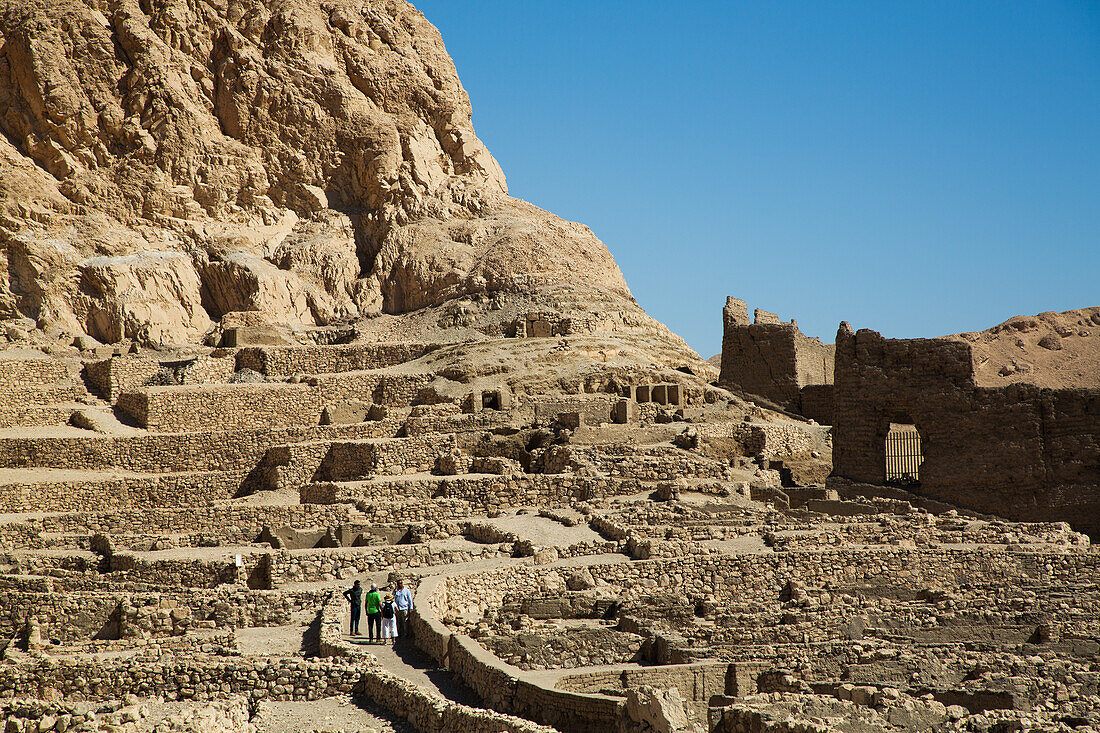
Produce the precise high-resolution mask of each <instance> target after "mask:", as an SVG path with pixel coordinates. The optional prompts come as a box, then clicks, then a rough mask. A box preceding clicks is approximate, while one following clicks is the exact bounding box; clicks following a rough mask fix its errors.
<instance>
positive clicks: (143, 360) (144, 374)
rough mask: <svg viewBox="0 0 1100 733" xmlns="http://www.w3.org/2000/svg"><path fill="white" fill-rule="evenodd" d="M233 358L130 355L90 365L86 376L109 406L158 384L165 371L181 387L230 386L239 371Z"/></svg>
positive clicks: (218, 355)
mask: <svg viewBox="0 0 1100 733" xmlns="http://www.w3.org/2000/svg"><path fill="white" fill-rule="evenodd" d="M235 369H236V366H235V362H234V359H233V356H232V354H230V353H226V352H222V351H218V352H215V354H209V355H208V354H201V355H199V356H196V357H194V358H191V359H184V360H180V361H172V362H161V361H160V360H158V359H152V358H150V357H147V356H140V355H137V354H126V355H122V356H113V357H111V358H110V359H103V360H101V361H96V362H92V363H90V364H88V365H87V366H86V367H85V373H86V374H87V375H88V380H89V381H90V382H91V383H92V384H93V385H94V386H95V389H96V391H97V392H98V393H99V394H100V396H102V397H103V398H104V399H105V400H107V401H108V402H114V401H115V400H117V399H118V397H119V395H121V394H122V393H123V392H132V391H134V390H137V389H141V388H142V387H145V386H148V385H150V384H151V383H153V382H154V380H155V378H156V377H157V375H158V374H160V373H161V372H162V371H163V372H165V373H166V376H169V377H170V378H171V379H173V380H175V381H176V382H178V383H179V384H217V383H221V382H226V381H228V380H229V378H230V377H231V376H233V372H234V371H235Z"/></svg>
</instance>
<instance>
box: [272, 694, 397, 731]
mask: <svg viewBox="0 0 1100 733" xmlns="http://www.w3.org/2000/svg"><path fill="white" fill-rule="evenodd" d="M252 723H253V725H255V726H256V731H257V733H297V731H302V732H303V733H304V732H305V731H317V732H318V733H320V732H322V731H324V732H325V733H335V732H336V731H347V733H353V732H354V733H359V732H362V733H366V732H367V731H373V732H376V733H413V731H414V729H413V727H412V726H411V725H409V724H408V723H406V722H404V721H400V720H397V719H396V718H394V717H393V716H392V715H390V714H389V713H386V712H385V711H383V710H381V709H379V708H377V707H376V706H374V705H371V704H369V703H367V702H365V701H360V700H356V699H353V698H349V697H331V698H324V699H321V700H312V701H309V702H264V703H261V704H260V707H259V710H258V711H257V713H256V715H255V716H254V717H253V719H252Z"/></svg>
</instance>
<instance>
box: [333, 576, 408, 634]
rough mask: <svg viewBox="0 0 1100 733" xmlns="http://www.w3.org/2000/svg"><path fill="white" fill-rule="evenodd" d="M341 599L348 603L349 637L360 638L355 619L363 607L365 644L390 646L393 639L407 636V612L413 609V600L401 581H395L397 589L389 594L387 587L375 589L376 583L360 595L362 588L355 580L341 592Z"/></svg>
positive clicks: (376, 587) (357, 622) (360, 614)
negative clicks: (365, 633) (365, 622)
mask: <svg viewBox="0 0 1100 733" xmlns="http://www.w3.org/2000/svg"><path fill="white" fill-rule="evenodd" d="M344 598H347V599H348V603H350V604H351V635H352V636H362V634H360V633H359V620H360V619H361V618H362V614H363V609H364V608H365V609H366V611H367V636H368V638H369V640H370V642H369V643H371V644H385V643H386V642H387V641H389V643H391V644H393V643H395V642H396V640H397V639H407V638H408V637H409V635H410V629H409V613H410V612H411V611H412V610H413V599H412V593H411V592H410V591H409V589H408V588H406V587H405V583H404V581H401V580H399V581H397V587H396V588H394V589H393V591H392V592H391V591H390V588H389V586H386V587H385V588H381V589H379V587H378V585H377V584H376V583H371V584H370V590H368V591H367V593H366V596H364V595H363V585H362V584H361V583H360V582H359V581H358V580H357V581H355V584H354V585H352V586H351V587H350V588H348V589H347V590H346V591H344Z"/></svg>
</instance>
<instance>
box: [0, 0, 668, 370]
mask: <svg viewBox="0 0 1100 733" xmlns="http://www.w3.org/2000/svg"><path fill="white" fill-rule="evenodd" d="M470 114H471V111H470V102H469V98H468V96H467V94H466V92H465V90H464V89H463V88H462V85H461V83H460V82H459V79H458V75H457V73H456V71H455V67H454V64H453V63H452V61H451V59H450V57H449V56H448V55H447V52H446V49H445V48H444V45H443V41H442V39H441V38H440V36H439V33H438V31H437V30H436V29H435V28H434V27H433V26H432V25H431V24H430V23H429V22H428V21H427V20H426V19H425V18H424V16H423V15H422V14H421V13H419V12H418V11H417V10H416V9H415V8H413V7H412V6H411V5H409V4H408V3H405V2H402V1H401V0H0V130H2V131H3V133H4V134H3V135H2V136H0V270H2V273H0V318H5V319H12V318H23V319H26V318H30V319H33V320H34V322H35V325H36V326H37V328H38V329H41V330H42V331H43V332H44V333H48V334H52V335H54V336H57V337H60V338H64V337H65V336H66V335H68V336H69V337H70V338H71V336H72V335H79V334H82V333H87V334H89V335H91V336H93V337H94V338H96V339H99V340H102V341H107V342H116V341H119V340H122V339H135V340H139V341H143V342H146V343H158V342H165V343H169V342H175V343H180V342H188V341H190V342H194V341H197V340H199V339H201V338H202V337H203V335H204V334H205V333H207V332H209V331H210V330H211V328H212V327H213V325H214V322H216V321H217V320H218V319H219V318H221V317H222V316H223V315H224V314H225V313H228V312H232V311H241V310H259V311H263V312H265V314H266V315H267V316H268V318H269V319H270V320H272V321H275V322H285V323H291V324H307V325H314V324H328V323H333V322H337V321H346V320H352V319H356V318H362V317H365V316H372V315H376V314H383V313H386V314H402V313H409V312H412V311H419V312H423V311H424V310H425V309H433V308H434V309H443V310H444V314H443V316H441V317H443V318H445V317H447V314H451V315H453V313H454V312H456V310H455V309H456V308H457V312H459V313H460V314H461V318H460V319H458V320H459V321H461V324H462V325H463V326H466V327H472V328H474V329H480V330H482V331H483V332H487V331H489V330H492V329H493V328H498V329H499V327H500V326H499V323H500V322H501V320H502V319H503V318H504V314H509V317H512V318H514V317H515V314H516V313H522V312H524V311H525V310H539V309H542V310H550V311H557V312H559V313H562V314H564V315H566V316H569V315H574V316H582V315H583V316H584V317H586V318H588V319H589V321H590V322H592V323H595V324H596V325H595V326H593V328H595V329H596V330H599V329H601V328H612V329H627V330H633V331H636V332H643V333H646V334H648V335H653V336H656V337H658V338H659V339H660V340H662V341H663V342H664V343H665V344H667V345H671V346H672V347H673V349H674V350H675V351H678V352H683V353H689V352H688V351H687V350H686V348H685V347H683V342H682V341H680V340H679V339H678V338H677V337H675V336H674V335H672V334H671V333H669V332H668V330H667V329H665V328H664V327H663V326H661V325H660V324H658V323H656V322H655V321H653V320H652V319H650V318H649V317H648V316H646V315H645V313H644V312H643V311H642V310H641V309H640V308H639V307H638V306H637V305H636V304H635V302H634V300H633V298H632V297H631V295H630V291H629V289H628V288H627V286H626V283H625V282H624V280H623V277H622V275H621V273H620V272H619V269H618V267H617V266H616V265H615V262H614V260H613V259H612V257H611V255H610V253H609V252H608V251H607V249H606V247H604V245H603V244H602V243H601V242H600V241H599V240H598V239H597V238H596V237H595V236H594V235H593V234H592V232H591V231H589V230H588V229H587V228H586V227H584V226H581V225H578V224H573V223H569V222H565V221H562V220H561V219H558V218H557V217H555V216H553V215H551V214H549V213H547V212H544V211H542V210H540V209H537V208H536V207H534V206H531V205H530V204H527V203H525V202H523V201H519V200H517V199H514V198H510V197H509V196H508V195H507V186H506V183H505V178H504V175H503V173H502V172H501V170H500V167H499V166H498V165H497V162H496V161H495V160H494V158H493V156H492V155H491V154H490V152H489V151H488V149H486V147H485V145H483V144H482V142H481V141H480V140H479V139H478V138H477V136H476V135H475V134H474V130H473V127H472V125H471V121H470ZM447 308H450V310H447ZM427 321H431V322H432V323H434V324H438V323H439V322H440V321H439V318H436V317H434V316H433V317H432V318H429V319H425V322H427ZM24 323H27V321H25V320H24ZM27 325H29V323H28V324H27Z"/></svg>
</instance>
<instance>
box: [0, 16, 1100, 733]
mask: <svg viewBox="0 0 1100 733" xmlns="http://www.w3.org/2000/svg"><path fill="white" fill-rule="evenodd" d="M108 6H109V7H108ZM0 112H2V114H0V131H2V132H3V134H2V135H0V341H2V342H3V343H0V720H2V721H3V730H4V733H45V732H46V731H56V733H67V732H68V731H103V732H104V733H108V732H110V733H149V732H152V731H157V732H158V733H170V732H184V731H190V732H193V733H221V732H223V731H224V732H226V733H228V732H229V731H242V732H244V733H268V732H273V731H312V732H314V733H320V732H321V731H326V732H329V733H335V732H336V731H376V732H377V731H386V732H387V733H390V732H396V731H400V732H402V733H404V732H405V731H417V732H418V733H444V732H447V733H552V732H553V731H561V733H574V732H579V733H589V732H592V733H651V732H653V733H689V732H691V733H695V732H696V731H707V732H711V731H713V732H714V733H743V732H744V733H748V732H750V731H751V732H752V733H764V732H775V733H790V732H793V731H798V732H800V733H801V732H806V731H815V732H816V731H827V730H839V731H849V732H851V733H875V732H877V731H883V732H886V731H912V732H913V733H916V732H917V731H932V730H934V731H969V732H973V733H1007V732H1008V731H1016V730H1062V731H1084V730H1096V729H1098V728H1100V691H1098V683H1100V646H1098V642H1100V553H1098V552H1097V551H1096V549H1094V547H1093V546H1092V544H1091V543H1090V533H1091V536H1092V538H1093V539H1095V537H1096V533H1097V524H1096V518H1097V516H1098V514H1100V510H1098V503H1097V486H1098V485H1100V477H1098V475H1097V473H1098V471H1100V460H1098V455H1097V454H1098V448H1097V446H1098V443H1100V439H1098V437H1097V433H1098V429H1097V416H1098V410H1100V398H1098V396H1097V390H1098V389H1100V384H1098V383H1097V382H1096V380H1097V378H1098V377H1100V368H1098V365H1100V342H1098V337H1097V336H1096V334H1097V333H1100V309H1095V308H1093V309H1083V310H1081V311H1072V312H1068V313H1063V314H1041V315H1040V316H1036V317H1034V318H1016V319H1012V320H1010V321H1006V323H1004V324H1001V326H998V327H997V328H995V329H991V330H989V331H987V332H982V333H975V334H961V335H959V336H955V337H947V338H944V339H933V340H927V341H924V340H907V341H894V340H888V339H883V338H882V337H881V336H879V335H878V334H876V333H874V332H870V331H859V332H856V333H852V332H851V331H850V330H849V329H846V328H844V327H842V329H841V331H840V333H839V334H838V337H837V343H836V346H835V347H834V346H832V345H828V344H822V343H820V342H819V341H818V340H817V339H812V338H808V337H806V336H804V335H803V334H801V332H800V331H799V329H798V326H797V324H796V323H794V322H791V323H781V322H780V321H779V319H778V317H777V316H775V315H774V314H770V313H766V312H764V311H760V310H757V311H756V314H755V318H754V321H753V322H751V323H750V320H749V316H748V308H747V306H746V305H745V303H744V302H742V301H739V300H736V299H731V300H730V301H728V303H727V306H726V309H725V311H724V314H723V320H724V324H723V325H724V339H723V354H722V359H721V370H720V372H719V371H718V370H716V369H715V368H714V367H713V366H711V365H708V363H706V362H704V361H702V360H701V359H699V357H698V355H697V354H695V353H694V352H693V351H691V349H689V348H688V347H687V345H686V344H685V343H684V342H683V340H682V339H680V338H679V337H678V336H676V335H675V334H673V333H671V332H670V331H669V330H668V329H667V328H666V327H665V326H664V325H663V324H660V323H658V322H656V321H655V320H654V319H652V318H651V317H650V316H648V315H647V314H646V313H645V312H644V311H643V310H642V309H641V307H640V306H639V305H638V304H637V302H636V301H635V300H634V298H633V296H632V295H631V294H630V291H629V288H628V287H627V285H626V282H625V280H624V279H623V277H622V273H621V272H620V271H619V269H618V267H617V266H616V265H615V262H614V259H613V258H612V256H611V254H610V252H609V251H608V250H607V248H606V247H604V246H603V244H602V243H601V242H600V241H599V240H598V239H597V238H596V237H595V235H594V234H593V233H592V232H591V231H590V230H589V229H588V228H587V227H585V226H583V225H580V224H575V223H572V222H566V221H563V220H561V219H559V218H557V217H555V216H554V215H552V214H550V213H548V212H545V211H542V210H540V209H538V208H537V207H534V206H532V205H530V204H528V203H526V202H523V201H520V200H518V199H514V198H511V197H509V196H508V195H507V183H506V181H505V178H504V174H503V172H502V171H501V170H500V167H499V165H497V162H496V161H495V160H494V159H493V156H492V155H491V153H490V152H489V151H488V149H487V148H486V147H485V145H484V144H483V143H482V142H481V141H480V140H479V139H478V138H477V136H476V135H475V133H474V130H473V126H472V123H471V119H470V116H471V106H470V101H469V98H468V96H467V95H466V93H465V91H464V90H463V89H462V85H461V83H460V81H459V79H458V76H457V73H456V71H455V68H454V64H453V62H452V61H451V59H450V58H449V56H448V55H447V53H446V49H445V48H444V47H443V44H442V41H441V39H440V36H439V33H438V31H437V30H436V29H435V28H434V27H432V26H431V25H430V23H429V22H428V21H427V20H426V19H425V17H424V16H423V14H421V13H420V12H419V11H417V10H416V9H415V8H413V7H412V6H411V5H409V4H408V3H405V2H402V1H400V0H346V1H345V0H333V1H331V2H330V1H329V0H326V1H325V2H320V0H281V1H280V2H258V3H240V2H235V1H234V2H228V3H222V2H206V3H180V2H172V1H171V0H142V2H140V3H138V2H130V1H125V2H124V1H122V0H119V2H112V3H102V2H99V1H98V0H65V1H64V2H60V1H58V2H39V3H29V2H26V1H25V0H0ZM834 352H835V353H834ZM902 448H904V449H905V450H908V453H896V452H895V449H897V450H901V449H902ZM901 459H904V460H901ZM892 461H893V462H894V463H892ZM895 464H896V465H895ZM356 579H358V580H361V581H363V583H364V584H369V583H370V582H375V583H377V584H378V585H380V586H389V585H391V584H393V583H395V582H396V580H398V579H401V580H403V581H404V582H405V583H406V584H408V586H409V587H410V588H411V589H412V591H413V593H414V597H415V605H416V609H415V612H414V613H413V614H412V615H411V617H410V625H411V629H412V632H413V633H412V636H411V639H406V640H404V642H403V643H402V644H400V645H398V646H396V647H390V646H380V645H371V644H366V643H364V639H363V638H362V637H359V636H352V635H350V634H349V631H350V629H349V613H348V607H347V604H346V602H345V600H344V598H343V597H342V591H343V590H344V589H346V588H347V587H349V586H350V585H351V583H352V581H353V580H356Z"/></svg>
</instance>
